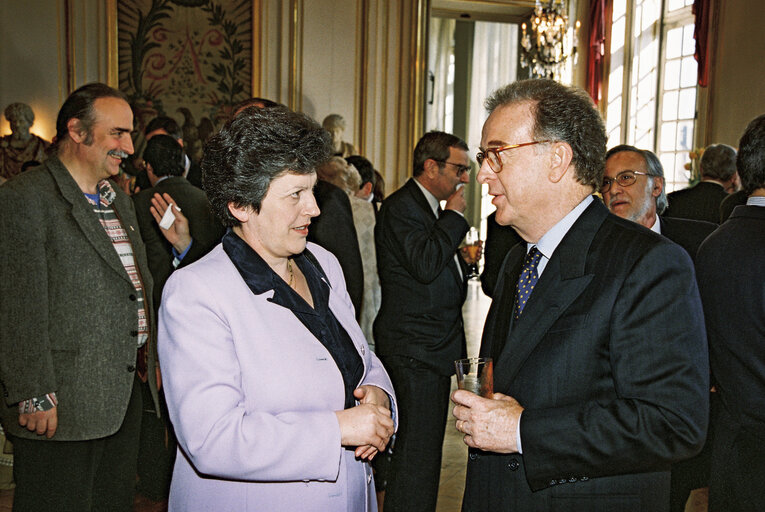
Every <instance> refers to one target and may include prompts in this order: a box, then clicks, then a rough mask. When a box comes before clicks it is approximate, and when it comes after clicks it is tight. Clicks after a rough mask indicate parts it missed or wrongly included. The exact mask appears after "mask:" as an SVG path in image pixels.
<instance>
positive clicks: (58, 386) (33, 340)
mask: <svg viewBox="0 0 765 512" xmlns="http://www.w3.org/2000/svg"><path fill="white" fill-rule="evenodd" d="M115 190H116V192H117V198H116V199H115V201H114V203H113V204H112V206H113V207H114V209H115V211H116V212H117V214H118V215H119V217H120V219H121V220H122V224H123V226H124V228H125V230H126V231H127V234H128V237H129V238H130V242H131V244H132V246H133V252H134V256H135V259H136V263H137V266H138V269H139V272H140V275H141V279H142V281H143V284H144V287H145V291H144V293H145V297H146V304H145V306H146V312H147V314H148V315H149V320H150V329H151V332H152V336H151V339H150V341H149V343H150V346H149V349H150V352H149V353H150V356H149V376H150V378H149V383H150V385H151V388H152V394H153V395H154V399H155V400H156V386H155V379H154V378H153V375H154V365H155V361H156V344H155V343H154V340H155V339H156V336H155V330H156V329H155V319H154V315H153V307H152V280H151V275H150V273H149V271H148V266H147V262H146V253H145V249H144V244H143V242H142V241H141V236H140V234H139V232H138V224H137V221H136V217H135V211H134V210H133V204H132V202H131V200H130V198H128V197H127V196H126V195H125V194H124V193H123V192H122V191H121V190H120V189H119V188H118V187H115ZM0 240H1V241H2V242H0V385H2V391H3V395H4V399H5V403H4V404H2V406H0V421H2V424H3V428H5V429H6V430H7V431H8V432H9V433H11V434H13V435H16V436H19V437H25V438H29V439H45V437H44V436H38V435H36V434H35V433H33V432H29V431H27V430H26V429H24V428H21V427H20V426H19V425H18V409H17V403H18V402H19V401H21V400H25V399H28V398H32V397H36V396H40V395H43V394H45V393H48V392H51V391H55V392H56V394H57V395H58V400H59V404H58V422H59V424H58V430H57V431H56V435H55V436H54V437H53V440H59V441H71V440H88V439H96V438H100V437H105V436H108V435H110V434H113V433H114V432H116V431H117V430H118V429H119V427H120V425H121V423H122V420H123V418H124V415H125V411H126V409H127V405H128V401H129V398H130V393H131V391H132V388H133V380H134V378H135V376H134V373H135V364H136V351H137V342H136V335H137V332H136V330H137V325H138V318H137V312H136V307H135V302H134V301H135V289H134V288H133V285H132V283H131V281H130V278H129V277H128V275H127V272H126V271H125V269H124V267H123V266H122V263H121V262H120V259H119V257H118V255H117V252H116V251H115V250H114V247H113V245H112V242H111V240H110V239H109V237H108V235H107V234H106V232H105V231H104V229H103V227H101V224H100V222H99V221H98V218H97V217H96V216H95V215H94V214H93V211H92V207H91V205H90V204H89V203H88V202H87V200H86V199H85V197H84V196H83V193H82V191H81V190H80V188H79V187H78V186H77V183H76V182H75V181H74V179H73V178H72V176H71V175H70V174H69V171H67V169H66V168H65V167H64V165H63V164H62V163H61V161H60V160H59V159H58V158H56V157H51V158H49V159H48V160H47V161H46V162H45V163H44V164H43V165H42V166H40V167H37V168H35V169H32V170H30V171H27V172H25V173H24V174H22V175H19V176H18V177H17V178H15V179H13V180H10V181H8V182H7V183H5V184H4V185H3V186H2V187H0Z"/></svg>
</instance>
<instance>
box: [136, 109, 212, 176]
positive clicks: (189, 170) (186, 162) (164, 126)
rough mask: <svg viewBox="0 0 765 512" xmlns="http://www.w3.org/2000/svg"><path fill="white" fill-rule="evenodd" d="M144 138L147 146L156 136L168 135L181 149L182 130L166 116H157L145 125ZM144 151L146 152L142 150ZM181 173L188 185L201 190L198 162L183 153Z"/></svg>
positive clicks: (200, 171) (200, 169)
mask: <svg viewBox="0 0 765 512" xmlns="http://www.w3.org/2000/svg"><path fill="white" fill-rule="evenodd" d="M144 132H145V135H144V137H145V138H146V143H147V144H148V143H149V141H150V140H151V139H152V137H154V136H156V135H169V136H171V137H172V138H173V139H175V141H176V142H178V144H180V145H181V147H183V130H182V129H181V127H180V126H178V123H177V122H176V121H175V119H173V118H172V117H168V116H157V117H155V118H154V119H152V120H151V121H149V124H147V125H146V129H145V130H144ZM144 151H146V150H145V149H144ZM182 165H183V173H182V174H181V176H183V177H184V178H186V180H188V182H189V183H191V184H192V185H194V186H195V187H197V188H202V168H201V167H200V165H199V162H195V161H193V160H192V159H191V158H189V156H188V155H187V154H186V153H185V152H184V153H183V161H182ZM142 187H143V188H148V187H146V184H145V182H144V183H143V184H142Z"/></svg>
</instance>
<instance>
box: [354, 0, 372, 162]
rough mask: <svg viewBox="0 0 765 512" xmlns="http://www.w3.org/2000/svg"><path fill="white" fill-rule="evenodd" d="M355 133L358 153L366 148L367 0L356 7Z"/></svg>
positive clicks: (367, 77) (361, 0)
mask: <svg viewBox="0 0 765 512" xmlns="http://www.w3.org/2000/svg"><path fill="white" fill-rule="evenodd" d="M355 78H356V80H355V81H354V82H355V84H356V86H355V88H354V96H355V98H354V104H355V105H356V123H355V128H356V133H355V134H354V139H353V140H355V141H356V144H357V149H358V151H359V153H360V154H362V155H363V154H364V151H365V150H366V126H367V124H366V120H367V108H368V105H367V92H368V88H369V0H359V2H358V3H357V9H356V65H355Z"/></svg>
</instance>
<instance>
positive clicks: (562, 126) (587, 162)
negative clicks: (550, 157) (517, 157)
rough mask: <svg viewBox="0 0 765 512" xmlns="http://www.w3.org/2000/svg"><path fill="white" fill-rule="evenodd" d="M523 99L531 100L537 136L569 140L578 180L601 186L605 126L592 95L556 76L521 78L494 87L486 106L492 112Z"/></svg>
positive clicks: (525, 100)
mask: <svg viewBox="0 0 765 512" xmlns="http://www.w3.org/2000/svg"><path fill="white" fill-rule="evenodd" d="M522 102H529V103H530V104H531V112H532V114H533V115H534V128H533V136H534V138H535V139H536V140H545V139H549V140H553V141H562V142H566V143H568V145H569V146H571V150H572V152H573V159H572V163H573V164H574V167H575V169H576V179H577V181H578V182H579V183H581V184H582V185H588V186H591V187H592V188H593V189H594V190H598V189H599V188H600V185H601V184H602V182H603V173H604V171H605V162H606V160H605V154H606V129H605V126H604V124H603V118H602V117H601V116H600V113H599V112H598V110H597V109H596V108H595V105H594V104H593V103H592V99H591V98H590V96H589V95H588V94H587V93H586V92H584V91H583V90H582V89H580V88H578V87H572V86H567V85H563V84H560V83H558V82H555V81H553V80H547V79H530V80H519V81H517V82H513V83H511V84H509V85H506V86H504V87H502V88H500V89H497V90H496V91H494V93H492V95H491V96H490V97H489V98H488V99H487V100H486V103H485V106H486V109H487V110H488V111H489V113H490V114H491V113H492V112H494V110H495V109H497V108H499V107H502V106H504V105H509V104H512V103H522ZM512 142H516V141H512ZM517 142H527V141H517Z"/></svg>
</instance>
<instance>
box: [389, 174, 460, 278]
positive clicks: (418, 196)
mask: <svg viewBox="0 0 765 512" xmlns="http://www.w3.org/2000/svg"><path fill="white" fill-rule="evenodd" d="M404 186H405V187H408V188H409V193H410V194H411V195H412V197H413V198H414V201H415V202H416V203H417V205H418V206H419V207H420V208H421V209H422V210H423V214H424V215H425V216H426V218H427V219H430V224H429V225H430V226H432V225H433V224H435V222H436V220H437V218H436V216H435V214H434V213H433V209H432V208H431V207H430V203H428V200H427V198H426V197H425V194H423V193H422V190H420V187H418V186H417V184H416V183H415V182H414V178H410V179H409V181H407V182H406V184H405V185H404ZM458 261H459V260H458ZM447 266H448V267H449V270H450V271H451V273H452V275H453V276H454V279H456V280H457V282H458V283H459V285H460V287H461V288H460V289H463V291H465V292H466V291H467V287H466V286H465V280H464V279H463V277H462V276H464V275H465V270H466V267H465V268H463V270H462V275H460V270H459V269H458V268H457V262H456V261H454V258H452V261H450V262H449V264H448V265H447Z"/></svg>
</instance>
